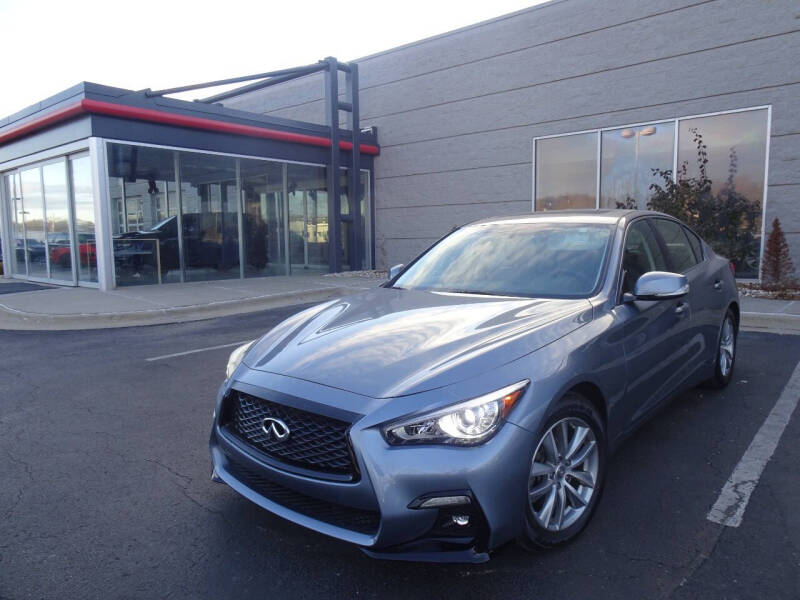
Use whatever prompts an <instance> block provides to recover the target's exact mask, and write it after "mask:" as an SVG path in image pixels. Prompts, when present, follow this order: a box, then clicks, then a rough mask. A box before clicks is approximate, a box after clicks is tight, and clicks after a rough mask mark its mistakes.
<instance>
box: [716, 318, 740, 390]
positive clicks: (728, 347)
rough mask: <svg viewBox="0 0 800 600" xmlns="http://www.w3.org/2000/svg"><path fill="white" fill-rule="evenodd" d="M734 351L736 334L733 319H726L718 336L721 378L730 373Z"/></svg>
mask: <svg viewBox="0 0 800 600" xmlns="http://www.w3.org/2000/svg"><path fill="white" fill-rule="evenodd" d="M735 351H736V333H735V328H734V326H733V319H731V318H730V317H726V318H725V322H724V323H723V324H722V333H721V334H720V336H719V372H720V375H722V377H727V376H728V374H729V373H730V372H731V368H732V367H733V357H734V352H735Z"/></svg>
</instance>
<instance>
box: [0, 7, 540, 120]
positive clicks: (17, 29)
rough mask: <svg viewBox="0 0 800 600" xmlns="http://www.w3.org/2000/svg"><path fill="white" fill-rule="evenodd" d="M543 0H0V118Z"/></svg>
mask: <svg viewBox="0 0 800 600" xmlns="http://www.w3.org/2000/svg"><path fill="white" fill-rule="evenodd" d="M544 1H545V0H492V1H491V2H486V1H485V0H484V1H479V0H478V1H476V0H464V1H460V2H459V1H457V0H456V1H452V0H451V1H443V0H427V1H424V0H393V1H391V2H390V1H388V0H370V1H364V0H351V1H348V0H340V1H339V2H333V1H322V2H320V1H312V0H281V1H278V2H276V1H274V0H261V1H253V2H246V1H243V0H222V1H216V2H208V1H206V0H195V1H193V2H183V1H175V0H160V1H153V0H132V1H130V0H129V1H126V2H121V1H119V0H116V1H114V0H111V1H109V0H104V1H95V0H88V1H84V0H70V1H66V0H60V1H36V0H24V1H18V0H0V56H2V57H3V78H2V81H3V85H2V88H1V89H2V92H3V93H2V94H0V116H6V115H9V114H12V113H14V112H16V111H18V110H21V109H22V108H25V107H26V106H29V105H31V104H33V103H35V102H38V101H39V100H43V99H44V98H47V97H48V96H51V95H53V94H55V93H57V92H59V91H61V90H63V89H66V88H68V87H70V86H72V85H75V84H76V83H79V82H81V81H92V82H95V83H101V84H105V85H111V86H117V87H123V88H128V89H134V90H138V89H144V88H151V89H159V88H167V87H174V86H179V85H184V84H191V83H199V82H204V81H211V80H217V79H224V78H227V77H236V76H240V75H249V74H254V73H262V72H266V71H271V70H276V69H282V68H286V67H293V66H299V65H304V64H309V63H314V62H316V61H317V60H319V59H321V58H324V57H326V56H335V57H337V58H338V59H339V60H343V61H348V60H353V59H356V58H359V57H363V56H367V55H369V54H373V53H375V52H380V51H382V50H387V49H389V48H392V47H395V46H399V45H402V44H407V43H409V42H414V41H416V40H419V39H422V38H425V37H429V36H432V35H436V34H439V33H444V32H446V31H450V30H452V29H457V28H459V27H464V26H466V25H471V24H473V23H477V22H479V21H483V20H486V19H491V18H494V17H497V16H500V15H503V14H507V13H510V12H514V11H517V10H520V9H523V8H526V7H527V6H531V5H534V4H541V3H543V2H544ZM216 91H219V90H212V92H216ZM212 92H209V91H200V92H194V93H192V94H189V95H188V98H192V97H203V96H207V95H210V93H212ZM182 97H184V98H187V96H182Z"/></svg>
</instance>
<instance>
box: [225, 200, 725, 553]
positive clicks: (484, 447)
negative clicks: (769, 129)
mask: <svg viewBox="0 0 800 600" xmlns="http://www.w3.org/2000/svg"><path fill="white" fill-rule="evenodd" d="M738 324H739V301H738V293H737V289H736V283H735V280H734V276H733V273H732V268H731V265H730V262H729V261H728V260H727V259H725V258H722V257H720V256H718V255H716V254H715V253H714V251H713V250H712V248H711V247H710V246H709V244H707V243H706V242H705V241H703V240H701V239H700V238H699V237H698V236H697V235H696V234H695V233H694V232H693V231H692V230H691V229H690V228H688V227H687V226H686V225H684V224H683V223H681V222H679V221H678V220H676V219H674V218H672V217H670V216H667V215H664V214H660V213H654V212H647V211H635V210H633V211H631V210H586V211H569V212H549V213H548V212H543V213H534V214H529V215H524V216H519V217H504V218H496V219H486V220H482V221H478V222H475V223H471V224H468V225H465V226H463V227H460V228H458V229H456V230H455V231H453V232H451V233H450V234H448V235H447V236H445V237H444V238H442V239H441V240H440V241H438V242H437V243H436V244H434V245H433V246H432V247H430V248H429V249H428V250H426V251H425V252H423V253H422V254H421V255H420V256H419V257H417V258H416V259H415V260H414V261H413V262H411V263H410V264H409V265H408V266H402V265H400V266H398V267H395V268H393V269H391V271H390V279H389V280H388V281H387V282H386V283H385V284H384V285H382V286H381V287H378V288H375V289H370V290H367V291H363V292H360V293H358V294H355V295H353V296H349V297H345V298H341V299H338V300H333V301H330V302H326V303H323V304H319V305H317V306H314V307H312V308H309V309H306V310H303V311H301V312H299V313H297V314H295V315H294V316H292V317H290V318H288V319H287V320H285V321H284V322H282V323H281V324H280V325H278V326H277V327H275V328H274V329H272V330H271V331H269V332H267V333H266V334H265V335H263V336H262V337H261V338H259V339H258V340H256V341H254V342H252V343H249V344H246V345H244V346H242V347H240V348H237V349H236V350H235V351H234V352H233V353H232V355H231V357H230V360H229V363H228V366H227V373H226V379H225V382H224V383H223V384H222V386H221V388H220V390H219V392H218V396H217V400H216V406H215V411H214V420H213V427H212V432H211V440H210V449H211V457H212V462H213V474H212V477H213V478H214V479H215V480H217V481H222V482H225V483H227V484H228V485H229V486H230V487H231V488H233V489H234V490H235V491H237V492H238V493H240V494H241V495H243V496H245V497H246V498H248V499H250V500H252V501H253V502H255V503H256V504H258V505H260V506H262V507H263V508H265V509H267V510H269V511H271V512H273V513H275V514H277V515H280V516H282V517H284V518H286V519H289V520H290V521H293V522H295V523H298V524H300V525H303V526H305V527H308V528H310V529H313V530H315V531H318V532H320V533H324V534H327V535H330V536H333V537H335V538H338V539H341V540H346V541H348V542H352V543H354V544H357V545H358V546H359V547H361V548H362V549H363V550H364V551H365V552H366V553H367V554H369V555H371V556H376V557H381V558H393V559H401V560H431V561H451V562H480V561H485V560H487V559H488V558H489V554H490V552H491V551H492V550H494V549H496V548H498V547H499V546H501V545H503V544H505V543H506V542H509V541H511V540H518V541H519V542H520V543H521V544H522V545H523V546H525V547H526V548H552V547H555V546H559V545H561V544H564V543H566V542H568V541H570V540H572V539H573V538H575V537H576V536H577V535H578V534H579V533H580V532H581V531H582V530H583V529H584V527H586V525H587V524H588V523H589V521H590V519H591V517H592V514H593V513H594V511H595V509H596V508H597V505H598V502H599V501H600V498H601V495H602V491H603V486H604V483H605V479H606V472H607V466H608V460H609V456H610V455H611V453H612V452H613V451H614V450H615V449H616V448H617V447H618V446H619V445H620V442H621V441H622V440H623V439H624V438H625V437H626V436H627V435H629V434H630V433H631V432H633V431H634V430H635V429H636V428H637V427H639V426H640V425H641V424H642V423H643V422H644V421H645V420H646V419H647V418H648V417H650V416H652V415H653V414H654V412H655V411H657V410H658V409H659V408H660V407H662V406H664V404H665V403H666V402H668V401H669V400H670V399H672V398H674V397H675V396H676V395H678V394H680V393H682V392H683V391H685V390H687V389H689V388H691V387H693V386H696V385H699V384H703V383H705V384H708V385H710V386H712V387H715V388H722V387H724V386H726V385H727V384H728V382H729V381H730V380H731V377H732V373H733V369H734V363H735V359H736V337H737V331H738Z"/></svg>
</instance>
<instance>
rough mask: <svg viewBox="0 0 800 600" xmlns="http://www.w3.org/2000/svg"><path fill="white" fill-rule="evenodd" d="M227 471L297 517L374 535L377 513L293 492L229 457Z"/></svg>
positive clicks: (378, 521)
mask: <svg viewBox="0 0 800 600" xmlns="http://www.w3.org/2000/svg"><path fill="white" fill-rule="evenodd" d="M227 469H228V471H229V472H230V474H231V475H233V476H234V477H235V478H236V479H238V480H239V481H241V482H242V483H243V484H245V485H246V486H247V487H249V488H250V489H251V490H253V491H255V492H258V493H259V494H261V495H262V496H264V497H265V498H268V499H269V500H272V501H273V502H275V503H276V504H280V505H281V506H285V507H286V508H288V509H290V510H293V511H295V512H297V513H300V514H302V515H305V516H307V517H311V518H312V519H316V520H318V521H322V522H324V523H328V524H330V525H335V526H337V527H341V528H342V529H348V530H350V531H356V532H358V533H365V534H368V535H374V534H375V532H377V531H378V526H379V525H380V520H381V515H380V513H379V512H376V511H369V510H362V509H358V508H352V507H349V506H341V505H339V504H333V503H332V502H326V501H325V500H319V499H317V498H312V497H311V496H306V495H305V494H301V493H300V492H295V491H294V490H290V489H289V488H286V487H283V486H282V485H280V484H277V483H275V482H274V481H270V480H269V479H266V478H265V477H262V476H261V475H259V474H258V473H255V472H254V471H252V470H250V469H248V468H247V467H245V466H244V465H242V464H240V463H238V462H234V461H233V460H231V459H230V457H228V466H227Z"/></svg>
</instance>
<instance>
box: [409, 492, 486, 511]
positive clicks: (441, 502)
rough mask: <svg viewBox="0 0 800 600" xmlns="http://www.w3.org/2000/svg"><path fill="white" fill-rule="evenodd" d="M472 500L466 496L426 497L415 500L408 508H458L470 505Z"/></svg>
mask: <svg viewBox="0 0 800 600" xmlns="http://www.w3.org/2000/svg"><path fill="white" fill-rule="evenodd" d="M471 502H472V500H471V499H470V497H469V496H467V495H466V494H459V495H454V496H427V497H422V498H417V499H416V500H414V502H412V503H411V504H409V505H408V507H409V508H440V507H442V506H459V505H463V504H470V503H471Z"/></svg>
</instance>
